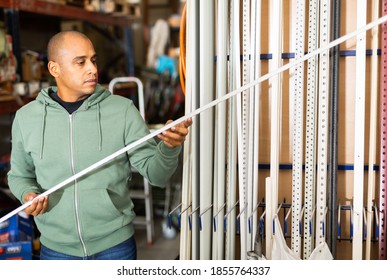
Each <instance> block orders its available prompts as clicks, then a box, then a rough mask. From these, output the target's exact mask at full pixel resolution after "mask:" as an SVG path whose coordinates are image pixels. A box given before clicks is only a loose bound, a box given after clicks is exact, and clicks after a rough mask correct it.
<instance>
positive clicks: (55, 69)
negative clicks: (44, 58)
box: [47, 60, 60, 78]
mask: <svg viewBox="0 0 387 280" xmlns="http://www.w3.org/2000/svg"><path fill="white" fill-rule="evenodd" d="M47 67H48V71H49V72H50V74H51V75H52V76H53V77H55V78H56V77H58V76H59V72H60V69H59V65H58V63H56V62H54V61H52V60H50V61H49V62H48V65H47Z"/></svg>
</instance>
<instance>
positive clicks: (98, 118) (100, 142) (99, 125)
mask: <svg viewBox="0 0 387 280" xmlns="http://www.w3.org/2000/svg"><path fill="white" fill-rule="evenodd" d="M97 125H98V137H99V146H98V148H99V151H102V127H101V112H100V107H99V103H97Z"/></svg>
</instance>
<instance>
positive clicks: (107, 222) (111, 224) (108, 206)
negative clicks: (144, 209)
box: [79, 189, 124, 239]
mask: <svg viewBox="0 0 387 280" xmlns="http://www.w3.org/2000/svg"><path fill="white" fill-rule="evenodd" d="M80 193H81V194H82V195H81V196H80V199H79V209H80V222H81V227H82V231H83V233H84V236H85V237H86V239H96V238H100V237H103V236H107V235H109V234H110V233H112V232H114V231H116V230H117V229H119V228H121V227H122V226H123V221H124V214H123V213H122V212H120V211H119V210H118V209H117V208H116V207H115V205H114V204H113V202H112V200H111V198H110V196H109V194H108V192H107V191H106V190H105V189H97V190H84V191H81V192H80Z"/></svg>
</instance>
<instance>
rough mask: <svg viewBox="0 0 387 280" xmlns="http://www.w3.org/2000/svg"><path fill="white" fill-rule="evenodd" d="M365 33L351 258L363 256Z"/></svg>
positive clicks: (359, 65)
mask: <svg viewBox="0 0 387 280" xmlns="http://www.w3.org/2000/svg"><path fill="white" fill-rule="evenodd" d="M356 10H357V13H356V14H357V28H359V27H361V26H363V25H364V24H365V23H366V20H367V2H366V1H365V0H357V6H356ZM365 52H366V33H361V34H358V35H357V38H356V81H355V83H356V100H355V116H354V118H355V122H354V123H355V135H354V137H355V151H354V157H355V158H354V190H353V211H354V215H353V219H354V220H353V243H352V259H354V260H361V259H362V258H363V253H362V252H363V219H362V217H363V216H362V211H363V196H364V193H363V192H364V182H363V180H364V130H365V123H364V118H365V73H366V71H365V55H366V53H365Z"/></svg>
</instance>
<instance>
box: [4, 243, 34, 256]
mask: <svg viewBox="0 0 387 280" xmlns="http://www.w3.org/2000/svg"><path fill="white" fill-rule="evenodd" d="M0 260H32V241H19V242H10V243H0Z"/></svg>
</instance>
